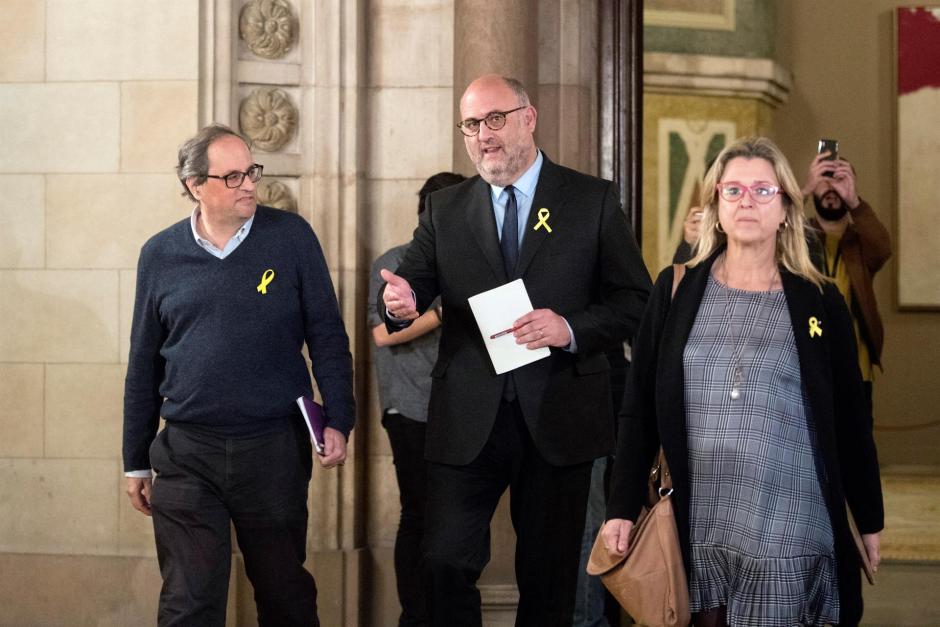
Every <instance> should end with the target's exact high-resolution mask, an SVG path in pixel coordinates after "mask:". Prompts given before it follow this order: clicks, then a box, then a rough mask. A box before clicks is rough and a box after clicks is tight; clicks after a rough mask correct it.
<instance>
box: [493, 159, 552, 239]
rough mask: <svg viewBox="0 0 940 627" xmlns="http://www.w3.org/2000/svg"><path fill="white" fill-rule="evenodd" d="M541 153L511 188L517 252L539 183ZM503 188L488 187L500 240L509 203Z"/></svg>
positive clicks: (507, 195)
mask: <svg viewBox="0 0 940 627" xmlns="http://www.w3.org/2000/svg"><path fill="white" fill-rule="evenodd" d="M543 161H544V159H543V158H542V151H541V150H540V151H538V154H537V155H536V157H535V161H533V162H532V165H530V166H529V169H528V170H526V171H525V172H523V173H522V176H520V177H519V178H518V179H516V182H515V183H513V184H512V186H513V187H514V188H515V190H516V208H517V210H518V215H519V233H518V234H517V237H518V238H519V242H518V243H519V250H522V236H523V235H525V225H526V223H527V222H528V220H529V212H530V211H531V210H532V200H533V199H534V198H535V187H536V185H538V182H539V174H540V173H541V172H542V162H543ZM505 190H506V188H505V187H497V186H496V185H490V193H491V194H492V196H493V215H494V216H495V217H496V232H497V233H499V236H500V238H502V233H503V220H505V219H506V203H507V202H508V201H509V194H507V193H506V191H505Z"/></svg>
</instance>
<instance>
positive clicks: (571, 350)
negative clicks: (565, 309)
mask: <svg viewBox="0 0 940 627" xmlns="http://www.w3.org/2000/svg"><path fill="white" fill-rule="evenodd" d="M562 320H565V319H564V318H562ZM565 326H566V327H568V335H569V337H571V343H570V344H568V346H566V347H565V348H564V349H562V350H566V351H568V352H569V353H577V352H578V342H577V341H575V339H574V331H573V330H572V329H571V325H570V324H568V321H567V320H565Z"/></svg>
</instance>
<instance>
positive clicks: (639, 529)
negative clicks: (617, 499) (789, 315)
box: [587, 264, 692, 627]
mask: <svg viewBox="0 0 940 627" xmlns="http://www.w3.org/2000/svg"><path fill="white" fill-rule="evenodd" d="M672 268H673V276H672V296H675V294H676V288H678V287H679V283H680V282H681V281H682V278H683V277H684V276H685V265H683V264H675V265H673V267H672ZM647 503H648V504H647V506H646V507H645V508H644V509H643V511H642V512H641V513H640V517H639V519H638V520H637V522H636V524H635V525H634V526H633V529H632V530H631V531H630V544H629V547H628V548H627V552H626V554H624V555H618V554H616V553H611V552H610V551H608V550H607V549H605V548H604V539H603V538H602V537H601V534H600V533H598V534H597V539H596V540H595V541H594V548H593V549H592V550H591V557H590V558H589V559H588V565H587V572H588V574H589V575H599V576H600V578H601V581H602V582H603V584H604V585H605V586H606V587H607V589H608V590H610V593H611V594H612V595H613V596H614V598H615V599H617V602H618V603H620V605H621V606H622V607H623V609H625V610H627V613H629V614H630V617H631V618H633V620H634V621H635V622H636V623H638V624H640V625H647V626H648V627H661V626H662V627H667V626H668V627H685V626H686V625H688V624H689V623H690V622H691V621H692V615H691V613H690V611H689V585H688V582H687V581H686V577H685V565H684V564H683V563H682V550H681V549H680V548H679V531H678V529H677V528H676V517H675V512H674V511H673V507H672V477H671V476H670V475H669V466H668V465H667V464H666V457H665V455H663V450H662V449H661V448H660V449H659V455H657V456H656V463H655V464H654V465H653V469H652V470H650V479H649V498H648V500H647Z"/></svg>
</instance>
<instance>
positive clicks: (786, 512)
mask: <svg viewBox="0 0 940 627" xmlns="http://www.w3.org/2000/svg"><path fill="white" fill-rule="evenodd" d="M702 201H703V202H702V205H703V207H704V210H703V215H702V235H701V238H700V239H699V242H698V244H697V245H696V248H695V256H694V257H693V258H692V260H691V261H690V262H689V263H688V271H687V272H686V274H685V277H684V278H683V279H682V281H681V283H680V284H679V286H678V289H677V290H676V292H675V295H674V296H672V290H673V271H672V268H667V269H666V270H664V271H663V272H662V273H661V274H660V276H659V279H658V280H657V282H656V286H655V288H654V290H653V294H652V296H651V297H650V301H649V305H648V308H647V311H646V314H645V317H644V320H643V323H642V324H641V326H640V330H639V332H638V335H637V339H636V342H635V345H634V347H633V367H632V368H631V376H632V394H628V395H627V396H626V399H627V401H626V403H625V405H624V407H623V410H622V412H621V417H620V420H621V423H622V424H621V429H620V441H619V443H618V451H617V461H616V464H615V466H614V469H613V479H612V485H611V496H610V501H609V503H608V511H607V515H608V521H607V523H606V524H605V526H604V529H603V538H604V543H605V546H607V548H608V550H610V551H613V552H618V553H619V552H623V551H625V550H626V549H627V545H628V538H629V532H630V530H631V528H632V526H633V521H635V520H636V518H637V516H638V514H639V512H640V509H641V507H642V505H643V503H644V497H645V492H646V479H647V473H648V471H649V468H650V466H651V464H652V462H653V457H654V455H655V453H656V451H657V449H658V448H659V446H660V445H661V446H662V447H663V450H664V452H665V456H666V459H667V461H668V463H669V466H670V469H671V472H672V479H673V488H674V490H675V491H674V493H673V499H674V504H675V509H676V522H677V526H678V529H679V537H680V543H681V546H682V553H683V558H684V560H685V565H686V570H687V575H688V581H689V600H690V605H691V609H692V612H693V624H695V625H709V626H710V625H734V626H737V625H766V626H768V627H770V626H772V627H777V626H791V625H793V626H795V625H827V624H833V625H835V624H839V625H854V624H857V623H858V622H859V620H860V619H861V614H862V599H861V578H860V570H859V558H858V555H857V554H856V552H855V547H854V544H853V541H852V538H851V535H850V531H849V526H848V518H847V512H846V502H848V505H849V506H850V508H851V510H852V512H853V514H854V516H855V519H856V522H857V524H858V527H859V529H860V531H861V532H862V537H863V541H864V544H865V548H866V551H867V553H868V556H869V558H870V559H871V561H872V563H873V564H874V565H876V566H877V564H878V561H879V537H880V535H879V532H880V530H881V528H882V526H883V519H884V511H883V504H882V496H881V483H880V477H879V470H878V459H877V454H876V451H875V445H874V440H873V438H872V430H871V411H870V408H869V407H868V405H867V403H866V402H865V396H864V393H863V390H862V382H861V376H860V374H859V370H858V360H857V357H856V352H855V351H856V346H855V337H854V331H853V328H852V323H851V318H850V316H849V313H848V311H847V309H846V306H845V302H844V300H843V299H842V297H841V296H840V294H839V292H838V290H837V289H836V288H835V286H834V285H832V284H831V283H830V282H828V281H827V280H826V279H825V278H824V277H823V276H822V275H821V274H820V273H819V272H818V271H817V270H816V269H815V268H814V267H813V265H812V263H811V261H810V258H809V252H808V249H807V245H806V240H805V235H804V222H803V213H802V212H803V205H802V197H801V194H800V188H799V185H798V184H797V182H796V179H795V178H794V176H793V173H792V171H791V170H790V166H789V164H788V163H787V161H786V158H785V157H784V156H783V155H782V154H781V153H780V151H779V149H778V148H777V147H776V146H775V145H774V144H773V143H772V142H770V141H769V140H767V139H765V138H749V139H744V140H739V141H738V142H736V143H734V144H732V145H730V146H728V147H726V148H725V149H724V150H723V151H722V153H721V154H720V155H719V157H718V159H717V160H716V163H715V165H714V166H713V167H712V168H711V170H710V171H709V174H708V176H707V177H706V180H705V184H704V189H703V195H702Z"/></svg>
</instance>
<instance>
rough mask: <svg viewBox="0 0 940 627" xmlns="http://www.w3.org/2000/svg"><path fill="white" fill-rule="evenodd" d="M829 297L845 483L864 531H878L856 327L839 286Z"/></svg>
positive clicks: (877, 478) (878, 502)
mask: <svg viewBox="0 0 940 627" xmlns="http://www.w3.org/2000/svg"><path fill="white" fill-rule="evenodd" d="M824 299H825V303H826V309H827V310H828V312H829V315H830V318H831V319H832V320H833V324H831V325H830V328H831V329H832V333H833V337H832V353H831V355H832V360H833V361H832V382H833V405H834V407H833V409H834V413H835V435H836V441H837V442H838V458H839V467H840V469H841V472H840V474H841V475H842V483H843V488H844V492H845V497H846V500H847V501H848V504H849V507H850V508H851V510H852V514H853V515H854V516H855V521H856V523H857V524H858V529H859V531H860V532H861V533H875V532H877V531H880V530H881V529H882V528H883V527H884V502H883V499H882V492H881V474H880V471H879V467H878V453H877V450H876V448H875V440H874V437H873V435H872V415H871V407H869V405H868V402H867V401H866V400H865V394H864V391H863V389H862V376H861V373H860V372H859V369H858V354H857V352H856V346H857V344H856V341H855V333H854V332H853V328H854V327H853V324H852V318H851V315H850V314H849V311H848V308H847V307H846V305H845V300H844V299H843V298H842V297H841V295H840V294H839V292H838V291H837V290H836V288H835V287H834V286H831V285H829V286H827V287H826V294H825V296H824Z"/></svg>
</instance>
